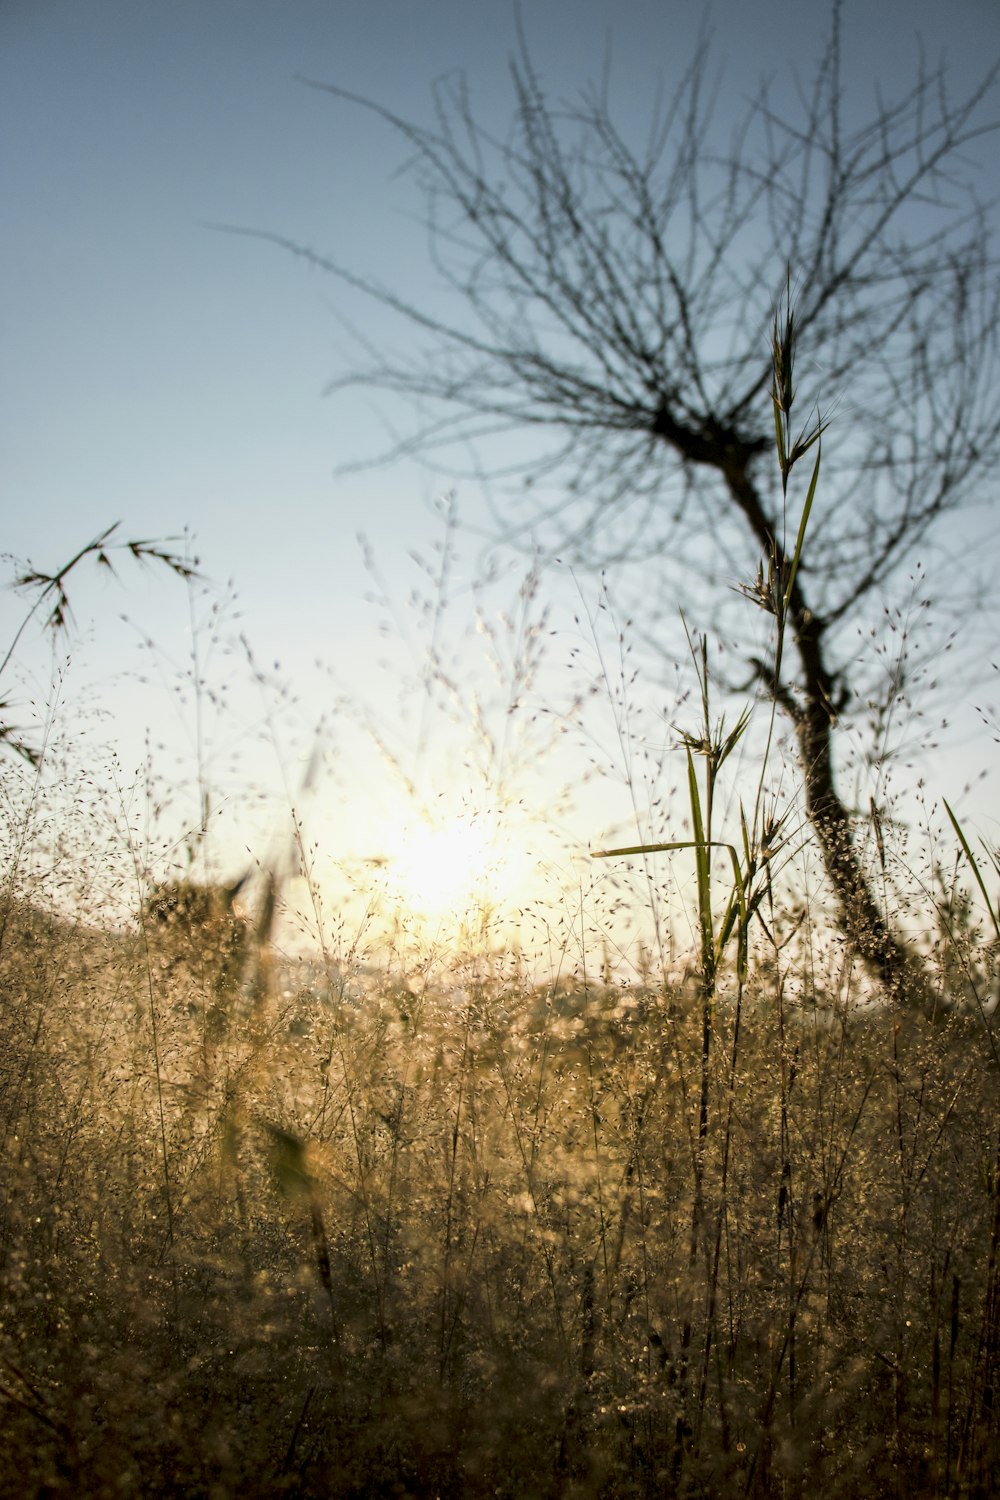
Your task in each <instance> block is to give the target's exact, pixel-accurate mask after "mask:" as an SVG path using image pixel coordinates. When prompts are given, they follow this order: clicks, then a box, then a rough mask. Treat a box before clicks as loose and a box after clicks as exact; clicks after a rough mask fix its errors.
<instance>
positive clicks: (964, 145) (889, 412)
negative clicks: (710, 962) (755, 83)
mask: <svg viewBox="0 0 1000 1500" xmlns="http://www.w3.org/2000/svg"><path fill="white" fill-rule="evenodd" d="M840 40H841V37H840V13H839V6H836V5H835V7H834V10H833V19H832V29H831V35H830V42H829V46H828V49H827V50H826V52H825V55H824V56H823V58H822V60H821V62H820V64H819V66H818V69H817V70H816V73H815V76H814V80H813V82H812V85H811V87H810V88H809V89H808V90H805V89H802V90H800V91H799V95H798V98H799V107H798V112H797V114H796V115H795V117H794V118H790V117H789V116H788V115H787V114H784V113H779V112H778V109H777V107H776V106H774V105H773V104H772V94H771V91H769V88H768V86H767V85H766V84H765V85H762V86H761V88H760V90H759V92H758V93H757V95H756V96H755V98H754V99H753V101H752V103H751V104H750V105H749V107H748V110H747V113H746V117H745V118H744V119H743V120H742V121H741V123H740V125H739V128H738V129H737V130H736V131H735V133H734V134H733V136H732V139H731V141H730V143H729V145H728V147H727V148H726V149H725V150H723V151H719V150H717V149H716V148H715V146H714V145H713V142H714V140H715V136H714V134H713V130H714V116H713V107H714V105H713V99H712V97H711V90H710V88H709V77H710V73H709V66H708V63H709V55H710V54H709V48H708V45H707V42H705V41H704V40H703V42H702V44H701V45H700V46H699V48H698V50H697V52H696V54H695V56H694V57H693V60H692V62H691V65H690V67H689V68H688V70H687V72H686V74H685V75H684V77H683V79H682V81H681V83H680V85H679V87H678V88H677V89H676V91H675V92H674V94H673V95H672V97H671V98H670V100H669V102H668V103H665V104H661V105H660V106H659V107H658V108H657V109H656V110H655V112H654V117H653V119H652V122H651V125H650V129H649V134H648V138H647V139H646V141H645V143H644V144H643V145H642V146H641V147H636V146H635V145H633V144H632V143H631V141H630V139H629V137H628V134H627V133H626V132H624V131H622V130H620V129H619V128H618V127H617V126H616V124H615V122H614V120H613V117H612V109H611V106H610V102H609V91H608V84H607V80H606V79H605V81H604V83H603V84H602V85H601V86H599V87H592V88H591V89H589V90H588V91H585V92H584V93H583V94H582V95H581V97H580V99H579V102H576V103H573V104H570V105H558V106H557V105H556V104H554V103H552V102H551V101H550V100H549V98H548V97H547V96H546V94H545V91H544V88H543V85H542V81H541V79H540V77H539V75H538V74H537V72H536V70H535V68H534V67H533V65H532V61H531V58H530V55H529V51H528V48H527V46H526V44H525V42H524V39H523V35H522V36H521V37H520V46H519V51H518V54H517V56H516V58H515V59H514V60H513V62H512V65H511V71H512V78H513V85H514V90H515V108H514V114H513V123H512V127H511V129H510V131H509V133H508V134H507V135H506V136H505V137H503V138H499V139H498V138H496V137H495V136H494V135H493V134H491V132H490V131H489V130H487V129H486V128H484V127H483V126H482V125H481V124H479V123H478V122H477V119H476V115H475V113H474V111H473V106H472V103H471V101H470V99H469V97H468V94H467V91H466V88H465V86H464V84H463V83H461V82H459V83H455V82H450V83H448V82H446V83H444V84H442V85H440V86H439V87H438V88H437V90H436V92H435V95H434V101H435V119H434V123H433V125H432V126H430V127H428V128H425V127H423V126H420V125H417V124H414V123H411V122H409V121H407V120H404V119H401V118H399V117H398V116H397V115H396V114H394V113H393V112H392V111H391V110H389V109H387V108H385V107H384V106H382V105H380V104H378V103H375V102H372V101H371V100H368V99H364V98H359V97H357V96H356V95H353V94H351V93H348V92H346V91H345V90H343V89H340V88H336V87H332V86H328V85H325V84H317V85H315V86H316V87H321V88H327V87H329V92H330V93H331V94H333V95H335V96H336V97H337V98H339V99H341V100H346V101H349V102H350V103H351V104H352V105H353V106H356V107H361V108H363V109H365V110H368V111H370V112H372V113H374V114H375V115H376V116H377V117H378V118H379V119H380V120H382V121H383V122H387V123H388V125H389V126H391V127H392V128H393V129H394V130H395V131H396V132H398V134H399V136H400V138H401V140H402V141H403V142H404V143H405V145H406V147H407V149H408V151H409V153H410V154H409V170H410V171H411V172H412V173H414V174H416V177H417V180H418V183H419V186H420V188H421V189H422V191H423V194H424V201H425V202H426V206H427V216H426V222H427V227H428V230H429V244H430V253H431V256H432V258H433V263H434V266H435V267H436V269H437V271H438V273H439V275H440V277H441V278H442V280H443V282H444V284H445V287H446V288H448V289H449V290H450V292H451V293H453V294H457V299H456V301H457V305H458V306H459V307H460V312H459V313H457V314H456V316H455V317H454V318H450V317H448V316H447V315H441V314H439V313H437V312H434V311H426V310H423V309H422V308H421V307H420V306H418V305H416V304H415V303H413V302H412V301H408V300H407V299H406V297H405V296H404V295H402V294H397V293H396V292H394V291H393V290H391V289H389V288H387V287H386V286H384V285H382V284H381V283H379V282H377V281H375V280H374V279H372V278H369V277H366V276H365V275H362V274H358V273H356V272H354V271H352V270H351V269H349V268H348V267H345V266H343V265H341V264H339V263H338V262H337V261H336V260H335V259H330V258H328V257H325V256H320V255H317V254H314V253H313V252H311V251H309V250H307V249H304V248H303V247H302V246H300V245H297V244H295V243H294V242H293V241H290V240H288V239H284V238H282V237H280V236H272V235H267V236H265V237H266V238H269V239H275V240H277V242H278V243H281V244H283V245H284V246H285V247H286V248H288V249H292V250H294V251H295V252H296V253H298V254H302V255H305V256H307V257H308V258H309V259H310V260H311V261H313V262H314V263H316V264H318V265H320V266H322V267H323V268H324V269H326V270H327V271H330V272H332V273H333V274H334V275H335V276H336V277H337V278H339V279H340V281H341V282H343V283H347V284H348V285H349V286H350V287H352V288H355V289H359V290H360V291H362V292H363V293H366V294H367V295H368V296H370V297H371V298H373V299H375V301H376V302H378V303H379V304H381V305H382V306H383V307H385V308H388V309H390V310H392V311H393V312H395V313H397V314H399V315H400V316H401V317H402V318H403V319H404V320H406V321H407V322H408V323H409V324H410V325H411V326H412V327H413V328H414V329H415V330H416V331H417V333H418V334H426V335H427V339H426V341H425V344H426V347H425V348H424V349H423V351H422V352H419V353H417V354H415V355H414V356H413V357H412V358H409V357H404V358H403V359H401V360H400V359H396V358H395V357H389V356H386V355H384V354H382V353H379V352H378V351H376V352H375V353H374V354H372V356H371V359H370V362H369V363H368V364H367V365H366V366H365V367H363V368H360V369H358V368H355V369H353V370H352V371H351V372H350V373H349V374H348V375H347V376H346V377H345V378H343V379H342V380H340V381H338V382H336V384H337V385H338V386H340V387H344V386H359V385H360V386H367V387H373V388H375V389H377V390H379V391H382V392H389V393H392V394H393V395H397V396H402V397H404V398H408V399H409V400H411V401H412V403H413V404H414V407H415V408H416V409H417V410H418V411H419V412H420V413H422V415H421V416H420V417H419V418H418V422H417V425H416V427H415V429H414V430H413V431H412V432H411V433H410V435H409V436H408V437H406V438H405V439H404V441H403V443H402V444H401V445H400V446H401V451H417V452H421V453H425V454H426V453H428V452H429V451H430V450H433V449H435V448H438V447H442V446H447V445H454V444H455V443H457V442H459V441H462V442H466V441H468V440H476V441H478V442H480V443H487V444H488V441H489V438H490V436H491V435H493V434H496V433H498V432H500V433H504V432H509V431H511V430H524V429H528V430H534V431H535V432H536V433H539V434H540V435H542V436H551V439H552V443H551V447H550V448H549V449H548V450H547V452H546V453H545V455H544V457H543V458H542V459H541V460H538V461H537V463H536V464H535V468H534V470H533V473H532V479H533V481H541V480H542V479H547V480H548V481H550V485H549V489H548V490H545V488H544V486H541V485H540V484H539V486H538V487H536V488H533V489H532V490H531V492H530V495H529V501H530V502H531V503H532V504H533V505H534V509H533V510H532V511H531V522H532V524H533V525H534V526H535V527H536V529H537V527H538V525H539V524H540V523H542V522H547V523H548V525H549V527H550V528H554V532H551V531H550V534H554V535H555V536H556V537H558V539H559V541H560V545H561V546H562V547H563V548H569V547H573V548H575V550H576V553H577V555H582V556H583V557H585V558H587V559H589V560H591V561H598V560H606V559H608V558H627V557H629V556H631V557H636V556H639V557H642V558H645V559H647V560H648V559H652V558H658V559H660V563H659V567H660V568H661V570H662V568H663V567H664V565H667V567H668V573H667V575H666V576H668V577H669V578H670V579H671V580H672V588H673V590H674V597H684V593H683V590H684V586H685V581H690V580H691V579H692V578H694V577H699V578H701V579H704V580H705V581H706V582H714V583H716V584H719V585H721V584H722V583H723V581H725V582H727V583H728V584H731V583H732V582H733V581H734V573H733V569H734V568H735V569H737V570H738V571H737V572H736V577H737V578H743V579H746V578H748V577H752V576H753V574H754V573H755V572H756V570H757V566H758V563H759V561H760V559H761V558H762V557H763V558H764V559H766V560H767V562H769V563H771V564H773V566H774V567H775V568H776V569H777V570H778V575H779V576H784V569H785V568H786V565H787V561H788V558H787V553H786V545H787V547H788V548H789V550H790V547H791V545H792V543H793V542H794V535H795V531H794V522H793V521H789V523H788V525H789V527H790V528H791V542H787V543H786V535H787V532H786V516H785V515H784V513H783V504H782V496H781V491H780V487H779V486H778V485H777V484H776V482H775V481H776V477H777V476H776V465H775V462H774V430H773V418H772V410H771V401H770V399H769V390H770V385H771V380H772V370H771V361H770V349H769V340H768V329H769V327H770V325H771V322H772V318H773V315H774V310H775V306H776V303H777V299H778V297H779V294H780V292H782V291H783V290H784V286H785V277H786V267H787V268H790V270H791V275H792V278H793V281H794V298H795V323H796V330H797V333H796V338H797V344H798V347H799V349H800V351H802V363H805V362H807V361H808V364H809V372H808V373H807V375H806V377H805V378H804V379H803V380H802V382H801V385H802V388H801V390H800V391H799V392H798V396H797V399H798V401H799V403H800V407H801V408H802V409H809V408H810V407H811V406H816V407H817V408H818V407H819V404H820V402H822V403H823V405H824V407H829V405H830V404H833V403H835V402H836V401H838V400H839V402H840V405H841V410H840V413H839V415H838V418H837V421H836V422H835V423H834V430H833V432H832V433H831V438H832V439H833V442H834V444H835V446H836V461H835V462H834V463H832V464H831V463H830V462H828V457H827V455H826V454H825V455H824V478H823V483H822V498H821V502H820V503H818V505H817V508H816V512H815V516H814V522H813V524H812V527H811V531H810V536H809V540H808V545H807V549H806V553H805V555H804V557H803V561H802V565H801V567H800V569H799V571H798V573H797V575H796V580H795V585H794V589H793V592H792V595H791V599H790V609H789V629H790V636H791V640H792V641H793V642H794V646H795V648H796V650H795V652H794V653H793V656H795V657H797V662H795V663H794V664H793V666H792V669H791V670H789V671H788V672H786V675H785V676H784V677H783V678H782V679H781V680H778V681H777V682H776V681H775V678H774V676H773V672H772V667H773V663H769V662H768V661H766V660H764V659H762V658H760V656H759V655H756V656H755V654H754V653H753V652H752V651H750V650H748V652H747V659H748V665H749V666H750V667H751V668H752V672H753V673H754V674H756V676H757V677H758V679H759V681H760V684H761V685H762V687H763V688H764V689H765V690H766V691H768V692H770V693H771V694H772V695H774V696H776V697H777V699H778V701H779V703H780V706H781V708H782V709H783V710H784V711H785V712H786V713H787V715H788V717H789V719H790V721H791V723H792V725H793V726H794V731H795V736H796V741H797V748H798V753H799V757H800V760H801V767H802V771H803V775H804V782H805V805H806V811H807V814H808V817H809V819H810V821H811V823H812V825H813V827H814V829H815V833H816V836H817V838H818V841H819V845H820V847H821V849H822V853H823V857H824V862H825V866H826V870H827V872H828V875H829V878H830V881H831V883H832V886H833V889H834V891H835V892H836V895H837V898H838V901H839V905H840V908H841V912H842V915H843V918H844V922H845V924H849V926H850V929H851V931H852V932H853V933H855V934H856V937H857V942H858V944H859V947H860V950H861V952H862V953H863V954H864V956H865V957H866V958H867V959H868V961H869V962H870V963H872V964H874V965H875V966H876V967H877V968H878V969H879V970H880V971H881V973H882V975H883V977H884V978H885V979H886V980H888V981H890V982H891V983H896V982H897V981H898V977H899V974H900V971H901V965H902V964H903V963H904V960H905V949H904V947H903V945H902V944H901V941H900V940H899V938H898V937H897V936H896V935H894V934H893V932H892V931H891V930H890V928H889V926H888V924H887V923H886V921H885V920H884V918H883V916H882V915H881V913H880V907H879V902H878V901H877V899H876V897H875V894H874V892H873V890H872V888H871V887H870V885H869V884H868V883H867V881H866V878H865V875H864V873H863V869H862V863H861V860H860V857H859V853H858V850H857V848H856V847H855V844H854V842H853V840H852V831H851V820H850V816H849V809H848V807H847V805H846V803H845V801H844V800H843V798H842V796H841V794H840V793H839V792H838V788H837V779H836V774H835V760H834V731H835V729H836V726H837V725H838V722H839V721H840V720H841V718H842V716H845V715H849V714H850V712H851V710H852V706H853V707H856V706H857V698H856V695H857V688H858V683H857V681H856V675H857V674H856V655H857V652H856V644H855V636H856V626H857V623H858V621H859V620H860V619H864V618H865V611H866V610H867V609H869V608H870V607H871V606H872V604H873V602H874V601H875V600H878V599H879V598H880V597H884V596H885V594H886V593H887V592H888V591H890V590H891V588H892V586H893V583H894V580H897V579H898V576H899V573H900V569H901V568H902V567H903V566H904V565H905V564H906V563H907V562H912V560H913V558H914V554H915V549H917V548H918V547H922V546H923V545H925V544H926V543H928V542H929V540H930V539H931V534H932V533H933V532H935V531H936V529H938V528H940V527H941V525H942V524H946V523H947V522H948V520H949V518H950V517H953V516H954V514H955V512H956V511H958V510H959V509H960V508H962V507H964V506H967V505H969V503H970V502H972V501H974V500H977V499H979V500H981V499H982V498H983V493H982V491H983V486H984V485H987V486H988V485H992V484H993V483H994V482H995V481H994V479H993V474H994V472H995V465H996V462H997V458H998V456H1000V455H998V449H1000V402H998V399H997V391H998V383H997V375H998V364H997V338H998V327H1000V281H998V275H997V263H996V262H995V261H994V260H993V259H992V252H991V241H990V230H991V223H990V218H991V209H992V205H991V204H990V203H988V202H985V201H984V200H983V198H982V196H981V193H980V192H979V191H977V185H976V179H977V169H976V166H975V162H974V152H975V147H976V143H981V142H983V140H984V139H985V138H987V137H989V136H990V135H991V133H993V132H995V131H996V129H997V127H998V121H997V119H996V117H994V116H991V115H990V114H989V113H988V110H989V107H990V98H991V94H992V92H993V89H994V86H995V83H996V80H997V75H998V69H997V68H993V69H992V70H991V71H990V72H989V73H987V75H986V76H985V78H984V80H983V82H982V84H981V86H980V87H978V88H977V89H976V90H975V92H973V93H972V94H971V95H969V96H968V97H966V98H964V99H963V100H962V101H961V102H958V103H956V102H954V101H953V100H952V98H951V97H950V96H949V93H948V90H947V87H946V82H947V80H946V76H945V72H944V69H943V67H942V68H939V69H936V70H934V69H929V68H927V67H926V66H925V64H924V62H923V58H922V57H921V58H920V60H919V63H918V66H917V68H916V71H915V76H914V82H913V84H912V86H911V87H910V88H909V90H908V91H907V92H906V93H904V94H903V95H902V97H900V98H898V99H895V100H892V101H886V100H882V99H879V100H877V101H876V104H875V106H874V109H873V113H872V114H871V117H870V118H869V119H868V120H867V121H866V123H864V124H861V125H858V124H853V123H851V124H849V123H848V118H847V115H848V111H847V109H846V107H845V82H844V78H843V72H842V65H841V48H840ZM988 144H990V143H988ZM992 149H995V147H993V148H992ZM838 432H839V438H838ZM838 444H839V446H838ZM552 491H555V493H556V496H557V498H556V499H555V501H554V502H553V503H551V504H548V505H546V504H545V502H544V501H541V500H539V499H538V495H539V494H540V493H543V492H545V493H549V492H552ZM524 524H525V523H524V521H523V519H521V520H517V519H516V518H515V520H514V521H513V522H512V523H511V526H512V527H516V526H517V525H524Z"/></svg>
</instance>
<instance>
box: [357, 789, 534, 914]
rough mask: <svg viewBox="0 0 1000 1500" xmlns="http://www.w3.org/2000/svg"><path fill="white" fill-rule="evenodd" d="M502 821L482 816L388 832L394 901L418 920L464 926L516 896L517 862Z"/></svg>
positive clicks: (416, 822) (415, 824)
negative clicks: (464, 923) (454, 921)
mask: <svg viewBox="0 0 1000 1500" xmlns="http://www.w3.org/2000/svg"><path fill="white" fill-rule="evenodd" d="M507 842H508V840H507V839H506V838H505V837H504V830H503V829H502V827H501V825H500V823H499V821H498V820H497V819H496V818H495V817H493V816H487V815H483V814H478V815H468V814H465V815H461V816H454V817H448V818H447V819H445V820H443V821H441V822H431V821H429V820H428V819H425V818H421V819H417V820H414V821H412V822H410V823H406V824H404V825H402V826H401V827H398V828H394V829H392V830H389V831H388V832H387V837H386V841H385V847H386V856H385V871H386V883H387V890H388V893H389V895H390V897H391V898H392V899H394V900H396V901H398V902H399V903H400V904H401V905H402V906H404V907H405V908H406V909H407V911H408V912H409V913H410V914H411V915H412V916H414V917H420V918H423V919H424V920H426V921H434V922H440V921H443V920H446V919H455V920H457V921H459V922H464V921H466V920H468V919H469V918H470V917H474V918H478V917H480V916H481V915H483V914H484V913H489V912H492V911H493V910H494V909H495V908H496V907H497V906H498V905H500V904H502V903H503V902H504V901H505V900H510V899H512V898H513V896H514V892H515V890H516V883H517V877H518V873H519V872H518V870H517V868H516V866H517V864H518V860H517V858H516V856H514V855H512V853H511V852H510V851H509V849H507V848H505V845H506V844H507Z"/></svg>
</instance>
